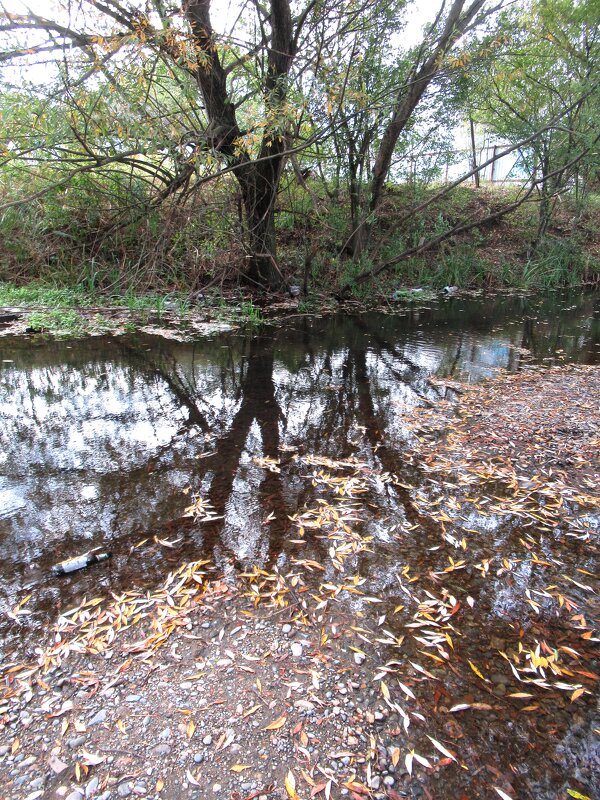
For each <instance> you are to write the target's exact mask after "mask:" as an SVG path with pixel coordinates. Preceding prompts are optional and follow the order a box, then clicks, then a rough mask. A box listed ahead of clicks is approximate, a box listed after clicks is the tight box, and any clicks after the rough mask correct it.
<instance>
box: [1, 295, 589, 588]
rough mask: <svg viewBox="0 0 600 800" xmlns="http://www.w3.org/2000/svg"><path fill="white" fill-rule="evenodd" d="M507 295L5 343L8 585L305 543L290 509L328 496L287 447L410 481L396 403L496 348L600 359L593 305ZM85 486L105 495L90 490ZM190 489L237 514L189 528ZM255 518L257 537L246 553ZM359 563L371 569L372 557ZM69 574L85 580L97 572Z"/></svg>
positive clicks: (426, 392) (420, 397) (281, 551)
mask: <svg viewBox="0 0 600 800" xmlns="http://www.w3.org/2000/svg"><path fill="white" fill-rule="evenodd" d="M511 302H513V303H520V311H519V315H514V313H513V312H510V313H509V312H508V311H506V308H507V306H506V305H504V306H502V304H500V305H498V304H497V303H496V305H494V304H492V306H493V307H492V309H491V311H489V313H488V311H487V310H486V307H485V304H479V306H477V304H471V305H469V304H468V303H467V304H465V301H463V300H460V301H456V302H454V301H453V303H452V304H448V307H446V306H441V307H439V308H433V309H430V310H427V309H423V310H420V311H418V312H417V311H414V312H411V313H407V315H406V316H405V317H402V318H394V317H390V316H385V315H364V316H361V317H357V318H351V317H342V316H340V317H335V318H332V319H328V320H325V319H314V320H311V321H307V320H304V321H299V322H297V323H296V325H295V327H292V326H288V327H286V328H283V329H277V328H269V329H261V332H260V334H258V335H254V336H244V335H242V334H227V335H225V336H220V337H218V338H216V339H215V340H213V341H209V340H202V341H198V342H196V343H193V344H181V343H178V342H172V341H165V340H156V339H150V338H144V337H139V338H138V339H136V340H126V339H125V340H121V341H116V342H115V341H110V342H106V343H102V342H99V341H97V340H96V341H94V342H89V341H88V342H78V343H71V344H69V345H66V344H61V343H54V344H53V346H52V348H48V347H47V346H46V347H38V348H30V345H29V343H28V342H22V343H21V344H17V345H13V346H11V349H10V350H9V351H6V350H5V351H2V343H0V351H2V352H1V354H2V355H4V354H5V353H6V356H7V357H9V358H10V359H13V360H14V361H15V364H18V367H16V366H15V367H12V366H11V367H7V368H5V369H3V370H2V372H1V373H0V381H1V382H2V388H3V395H2V396H3V399H4V402H5V404H6V403H8V405H9V406H11V407H12V410H9V411H7V412H6V413H5V414H4V420H3V425H2V426H1V428H0V443H1V445H2V447H3V450H4V455H5V461H4V464H3V465H2V466H1V467H0V473H2V474H0V491H2V490H4V489H5V488H6V485H7V482H8V485H9V487H8V488H9V490H10V491H11V492H12V491H14V492H16V495H18V498H17V499H19V498H23V497H25V495H27V496H26V498H25V500H24V507H23V508H22V509H17V511H16V512H14V513H13V512H10V513H9V514H8V516H6V517H5V519H0V526H2V527H3V529H4V530H5V531H6V532H7V535H6V536H4V537H3V538H2V539H1V540H0V556H4V557H5V562H6V563H9V562H10V563H12V564H13V568H12V569H13V574H12V577H11V580H13V581H16V583H15V585H17V584H18V582H19V580H20V579H19V571H20V570H21V572H22V570H23V569H25V566H24V565H26V564H28V563H31V562H33V563H38V564H39V563H44V564H45V563H46V562H48V563H50V560H54V559H55V558H56V557H57V556H58V555H59V554H60V555H63V554H64V555H71V554H72V553H73V552H79V551H84V550H86V549H88V548H89V547H90V546H91V545H95V544H106V542H108V541H111V540H112V542H111V546H112V547H113V550H114V551H115V553H116V556H115V558H114V559H113V562H112V564H111V567H110V570H107V571H106V575H105V576H104V573H103V579H104V577H106V580H107V581H108V585H110V587H111V588H113V589H118V588H119V587H120V584H122V583H123V581H127V580H129V581H144V580H149V581H150V580H152V579H153V578H155V577H156V576H157V575H159V574H160V572H161V570H163V571H164V570H165V569H168V568H169V566H170V564H172V563H174V561H173V560H175V561H176V560H177V559H179V560H181V559H183V558H195V557H200V556H201V555H202V554H203V553H206V549H207V548H208V549H211V550H212V551H213V552H216V551H217V550H219V551H220V552H223V551H224V550H225V552H226V553H228V554H230V556H233V557H234V558H236V559H237V560H244V559H246V563H247V562H248V561H253V563H257V564H264V563H267V562H273V561H275V560H276V559H278V558H279V557H280V555H283V556H285V555H288V556H289V555H290V554H291V553H296V552H297V551H295V550H294V549H293V546H292V545H290V544H288V543H287V541H286V540H287V538H294V529H293V527H292V525H291V523H290V520H289V518H288V515H291V514H294V513H295V512H296V511H297V510H298V509H303V508H306V507H314V505H315V503H316V500H317V498H318V497H322V496H324V495H323V491H322V490H321V489H319V488H318V487H314V486H312V485H311V481H310V480H309V479H307V478H306V475H307V474H310V472H311V471H312V469H308V468H307V465H306V463H303V462H302V461H295V460H294V459H293V457H292V455H291V453H290V452H289V451H288V450H285V448H286V447H290V446H291V447H298V448H299V451H300V453H301V454H302V453H303V454H315V455H326V456H328V457H330V458H332V459H340V458H346V457H348V456H349V455H352V454H354V455H356V456H357V457H358V458H359V459H360V460H362V461H365V462H366V463H368V464H370V465H371V466H372V467H373V468H374V469H376V470H383V471H387V472H395V473H396V474H398V475H400V476H401V478H402V477H403V476H405V477H406V481H403V482H406V483H412V482H413V478H414V476H413V475H412V474H408V475H407V474H406V470H405V468H404V465H403V462H402V451H403V447H404V439H405V436H404V433H403V428H402V419H403V417H402V414H401V413H399V409H402V411H403V413H404V414H409V415H410V409H411V407H412V406H413V405H414V404H415V403H421V402H429V401H432V400H435V398H436V396H438V394H439V389H438V388H437V387H436V386H434V385H432V384H431V382H430V380H429V378H430V375H431V374H432V373H435V374H438V375H442V376H449V375H457V376H460V374H461V370H464V365H465V363H466V364H469V363H478V361H477V360H478V359H480V358H481V356H482V352H483V350H485V355H486V357H487V358H488V361H487V362H486V367H487V366H488V365H489V364H490V363H494V364H497V365H499V366H509V367H512V368H517V367H518V366H519V364H520V363H521V358H522V354H521V353H519V351H518V348H519V347H521V348H527V349H528V350H530V351H533V352H534V354H536V355H537V356H538V357H539V358H540V359H541V358H545V354H546V353H547V352H549V351H550V349H551V348H552V347H560V348H562V349H563V350H565V351H566V352H567V355H571V356H573V355H575V357H577V358H579V359H581V360H587V361H592V362H593V361H597V360H598V340H599V321H598V317H597V316H596V317H593V310H594V307H593V302H592V301H591V300H589V299H584V300H579V301H577V304H576V307H575V308H574V309H573V308H571V307H570V306H568V305H567V303H566V302H565V303H564V304H563V306H561V307H560V309H559V310H558V311H557V310H556V308H554V313H553V314H551V313H550V310H549V309H545V308H544V307H543V306H542V305H540V304H539V303H538V304H536V302H535V301H533V300H531V299H529V300H519V301H516V300H513V301H511ZM509 305H510V304H509ZM463 307H464V309H465V310H462V309H463ZM513 311H514V310H513ZM511 313H513V316H512V317H511ZM494 315H497V316H494ZM542 323H544V324H542ZM507 343H509V344H514V345H515V346H516V347H513V348H512V349H511V348H510V347H507ZM494 348H496V349H494ZM577 348H579V350H578V349H577ZM490 357H491V358H493V359H496V361H495V362H490V361H489V358H490ZM5 407H7V406H5ZM86 426H87V427H86ZM81 428H83V429H85V431H86V434H85V436H83V439H81V436H80V439H79V440H77V439H76V438H75V437H74V435H73V436H72V439H71V440H70V439H69V435H70V434H69V431H70V430H72V431H74V432H76V433H78V435H79V434H80V429H81ZM78 441H79V444H78ZM82 441H83V444H81V442H82ZM282 446H283V447H284V450H283V451H282V450H281V447H282ZM78 448H79V449H78ZM209 452H210V453H212V455H209V456H208V457H206V458H200V459H198V458H197V456H198V455H204V454H206V453H209ZM253 456H267V457H269V458H272V459H278V458H280V459H281V462H282V463H281V473H276V472H269V471H267V470H264V469H262V468H261V467H260V466H257V465H255V464H253V463H252V457H253ZM77 458H78V459H79V460H78V461H77V460H76V459H77ZM2 481H4V484H2ZM83 484H87V485H88V487H91V486H93V487H94V488H95V491H96V496H95V497H92V498H83V499H82V495H81V486H82V485H83ZM186 484H189V485H191V487H192V489H193V490H198V491H201V492H202V494H203V496H204V497H205V499H208V500H210V502H211V503H212V505H213V506H214V509H215V511H216V513H217V514H218V515H219V516H224V517H225V523H224V524H223V523H219V524H214V525H213V526H212V527H210V528H208V527H207V526H206V525H200V526H196V527H194V526H192V527H186V525H187V523H186V524H185V525H184V521H183V519H182V518H181V514H182V513H183V509H184V508H185V506H186V505H187V504H188V503H189V499H188V498H187V497H186V496H185V495H184V494H183V488H184V486H185V485H186ZM15 487H16V488H15ZM327 496H328V497H329V495H327ZM372 500H373V507H372V508H371V510H370V511H369V512H368V514H369V515H370V516H369V518H368V519H366V520H365V523H364V528H365V529H369V530H370V531H371V532H372V531H373V530H377V525H376V522H377V520H378V519H379V520H381V519H383V518H384V517H385V518H392V517H393V515H394V514H395V515H396V516H402V517H403V518H406V519H407V520H408V521H409V522H419V523H420V525H419V527H420V529H421V530H424V535H429V534H434V531H429V533H428V531H427V526H426V525H424V522H423V521H422V520H420V519H419V518H418V517H417V516H416V515H415V511H414V509H413V507H412V505H411V503H410V498H409V497H408V494H407V492H406V491H405V490H402V489H401V487H391V486H389V485H387V486H385V488H384V489H383V490H382V491H381V492H380V493H379V494H377V495H376V496H375V495H374V496H373V498H372ZM270 514H273V515H274V518H273V519H272V520H271V521H270V523H269V524H265V520H266V519H267V517H268V516H269V515H270ZM245 529H246V530H247V532H248V541H250V543H251V546H250V545H249V546H248V547H246V549H245V550H244V548H243V547H242V546H241V545H240V541H241V539H243V537H244V535H245V533H244V531H245ZM154 535H159V536H162V537H163V538H166V539H177V538H181V540H182V541H181V543H180V544H179V545H178V546H177V548H176V549H174V550H168V551H167V550H161V549H160V548H158V547H154V548H150V549H149V550H145V551H143V552H142V551H140V553H136V554H135V556H134V557H132V558H131V564H129V562H128V558H127V555H128V553H129V548H130V546H131V543H132V542H135V541H137V540H138V539H141V538H143V537H148V538H149V541H153V537H154ZM94 536H95V537H96V539H94ZM133 536H135V539H134V538H133ZM15 541H17V542H18V543H19V544H18V550H19V553H18V555H17V557H16V559H15V558H14V542H15ZM388 545H389V546H390V547H391V546H396V545H393V544H389V543H388ZM382 546H383V545H381V544H378V545H377V547H378V548H380V547H382ZM7 548H8V549H7ZM11 548H12V551H11ZM61 548H62V552H61ZM309 548H310V549H311V556H312V557H315V558H317V559H318V560H321V561H323V562H327V560H328V559H327V548H328V542H327V540H326V539H321V540H319V539H316V538H314V537H312V538H311V541H310V542H309V543H307V546H306V547H305V551H304V554H305V555H307V554H306V550H308V549H309ZM360 558H361V568H362V567H363V566H364V567H365V569H366V568H368V564H366V563H365V562H366V560H367V559H369V558H371V556H369V555H366V554H363V555H362V556H361V557H360ZM44 559H45V561H44ZM20 565H21V566H20ZM22 574H24V573H23V572H22ZM98 575H99V573H97V575H96V580H97V579H98ZM73 581H74V583H73V586H74V587H77V586H79V588H81V587H82V586H83V587H84V588H85V591H88V587H87V584H86V576H85V575H82V576H81V578H79V577H78V578H76V579H75V578H74V579H73ZM77 581H80V582H79V583H77ZM96 588H98V587H94V590H95V589H96Z"/></svg>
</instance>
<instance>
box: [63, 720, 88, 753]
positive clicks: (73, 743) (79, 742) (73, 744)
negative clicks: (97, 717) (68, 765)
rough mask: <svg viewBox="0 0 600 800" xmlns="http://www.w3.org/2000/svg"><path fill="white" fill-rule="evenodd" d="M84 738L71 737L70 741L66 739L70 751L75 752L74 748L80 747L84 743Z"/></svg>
mask: <svg viewBox="0 0 600 800" xmlns="http://www.w3.org/2000/svg"><path fill="white" fill-rule="evenodd" d="M90 724H91V723H90ZM86 738H87V737H86V736H73V737H71V739H67V744H68V746H69V747H70V748H71V750H75V748H76V747H81V745H82V744H84V743H85V740H86Z"/></svg>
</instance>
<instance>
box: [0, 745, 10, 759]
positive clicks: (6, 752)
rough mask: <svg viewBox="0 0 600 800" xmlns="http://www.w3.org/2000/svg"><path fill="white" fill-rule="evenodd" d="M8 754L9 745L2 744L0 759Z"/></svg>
mask: <svg viewBox="0 0 600 800" xmlns="http://www.w3.org/2000/svg"><path fill="white" fill-rule="evenodd" d="M9 752H10V745H8V744H3V745H2V747H0V758H3V757H4V756H5V755H7V754H8V753H9Z"/></svg>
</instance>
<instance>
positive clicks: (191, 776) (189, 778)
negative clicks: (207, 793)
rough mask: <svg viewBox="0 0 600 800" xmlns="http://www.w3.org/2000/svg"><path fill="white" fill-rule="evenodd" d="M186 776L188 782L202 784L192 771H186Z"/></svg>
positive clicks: (193, 784)
mask: <svg viewBox="0 0 600 800" xmlns="http://www.w3.org/2000/svg"><path fill="white" fill-rule="evenodd" d="M185 777H186V778H187V780H188V782H189V783H191V784H192V786H200V784H199V783H198V781H197V780H196V778H194V776H193V775H192V773H191V772H190V771H189V769H188V770H186V771H185Z"/></svg>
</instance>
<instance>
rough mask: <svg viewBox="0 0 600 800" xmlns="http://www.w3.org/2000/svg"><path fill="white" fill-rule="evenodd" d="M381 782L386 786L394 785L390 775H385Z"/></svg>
mask: <svg viewBox="0 0 600 800" xmlns="http://www.w3.org/2000/svg"><path fill="white" fill-rule="evenodd" d="M383 782H384V783H385V785H386V786H393V785H394V783H395V781H394V779H393V778H392V776H391V775H386V776H385V778H384V779H383Z"/></svg>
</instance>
